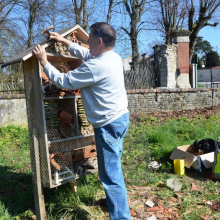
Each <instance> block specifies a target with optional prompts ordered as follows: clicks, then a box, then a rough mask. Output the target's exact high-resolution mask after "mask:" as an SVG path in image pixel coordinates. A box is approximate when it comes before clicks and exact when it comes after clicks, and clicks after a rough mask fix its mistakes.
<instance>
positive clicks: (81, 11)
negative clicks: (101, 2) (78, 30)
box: [72, 0, 96, 31]
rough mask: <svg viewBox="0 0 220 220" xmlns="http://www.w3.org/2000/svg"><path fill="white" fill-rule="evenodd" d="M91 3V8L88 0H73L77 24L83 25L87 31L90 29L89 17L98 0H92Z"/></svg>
mask: <svg viewBox="0 0 220 220" xmlns="http://www.w3.org/2000/svg"><path fill="white" fill-rule="evenodd" d="M89 3H90V4H91V7H90V9H88V6H87V0H80V1H78V0H72V4H73V12H74V14H75V19H76V24H79V25H81V26H82V28H83V29H84V30H85V31H88V27H89V25H88V18H89V17H90V15H91V14H92V13H93V10H94V7H95V4H96V1H95V0H93V1H90V2H89Z"/></svg>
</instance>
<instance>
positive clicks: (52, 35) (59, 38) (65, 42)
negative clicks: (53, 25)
mask: <svg viewBox="0 0 220 220" xmlns="http://www.w3.org/2000/svg"><path fill="white" fill-rule="evenodd" d="M50 39H52V40H55V41H57V42H60V43H62V44H63V45H64V46H66V47H69V45H70V43H71V41H70V40H67V39H66V38H64V37H63V36H61V35H60V34H58V33H56V32H50Z"/></svg>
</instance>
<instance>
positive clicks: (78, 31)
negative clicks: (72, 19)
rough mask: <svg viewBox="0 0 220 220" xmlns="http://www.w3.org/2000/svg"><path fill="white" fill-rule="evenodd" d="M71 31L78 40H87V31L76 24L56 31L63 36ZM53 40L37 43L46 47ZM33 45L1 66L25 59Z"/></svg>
mask: <svg viewBox="0 0 220 220" xmlns="http://www.w3.org/2000/svg"><path fill="white" fill-rule="evenodd" d="M73 31H76V35H77V36H76V37H77V39H78V40H80V41H82V42H86V41H87V40H88V38H89V35H88V33H86V31H84V30H83V28H81V27H80V25H78V24H77V25H75V26H73V27H70V28H66V29H64V30H61V31H58V33H59V34H60V35H62V36H64V37H65V36H67V35H68V34H70V33H71V32H73ZM74 34H75V33H74ZM54 42H55V41H54V40H43V41H41V42H39V43H38V44H40V45H44V46H45V47H48V46H49V45H51V44H53V43H54ZM35 47H36V45H33V46H31V47H30V48H28V49H26V50H25V51H23V52H21V53H19V54H18V55H16V56H15V57H13V58H11V59H10V60H8V61H7V62H4V63H3V64H2V66H1V67H2V68H4V67H6V66H9V65H12V64H15V63H20V62H22V61H25V60H27V59H28V58H30V57H31V56H33V54H32V51H33V49H34V48H35Z"/></svg>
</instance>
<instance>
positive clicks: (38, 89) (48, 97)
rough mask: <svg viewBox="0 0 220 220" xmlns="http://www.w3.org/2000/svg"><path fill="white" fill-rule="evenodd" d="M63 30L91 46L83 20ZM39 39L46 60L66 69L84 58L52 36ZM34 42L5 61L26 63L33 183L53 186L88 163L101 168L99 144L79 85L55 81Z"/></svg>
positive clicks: (72, 176)
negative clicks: (73, 87) (36, 53)
mask: <svg viewBox="0 0 220 220" xmlns="http://www.w3.org/2000/svg"><path fill="white" fill-rule="evenodd" d="M43 33H48V30H46V31H43ZM59 34H61V35H62V36H64V37H65V38H67V39H69V40H71V41H73V42H75V43H79V44H80V45H81V46H83V47H86V48H88V44H87V41H88V34H87V33H86V32H85V31H84V30H83V29H82V28H81V27H80V26H79V25H76V26H74V27H72V28H69V29H65V30H63V31H60V32H59ZM39 44H40V45H43V46H45V49H46V52H47V57H48V61H49V62H50V63H51V64H52V65H54V66H55V67H56V68H57V69H58V70H59V71H60V72H62V73H63V74H65V73H67V72H68V71H69V70H73V69H75V68H77V67H79V66H80V64H81V63H82V62H83V60H81V59H78V58H77V57H73V56H71V55H70V53H69V52H68V51H67V48H66V47H64V46H63V45H62V44H60V43H57V42H55V41H54V40H50V39H49V38H48V37H47V39H46V40H44V41H42V42H40V43H39ZM34 47H35V46H33V47H31V48H29V49H27V50H26V51H24V52H22V53H21V54H19V55H17V56H16V57H14V58H13V59H11V60H9V61H8V62H6V63H4V64H3V66H2V67H5V66H7V65H11V64H13V63H18V62H22V64H23V72H24V83H25V96H26V107H27V116H28V127H29V139H30V154H31V163H32V164H31V165H32V173H33V183H36V184H39V183H40V182H41V183H42V185H43V187H47V188H53V187H56V186H59V185H61V184H64V183H67V182H70V181H72V180H73V179H77V178H79V177H80V176H81V175H84V174H85V173H86V172H87V169H86V168H85V167H89V168H97V160H96V147H95V140H94V133H93V127H92V126H91V124H89V123H88V121H87V119H86V116H85V112H84V108H83V104H82V101H81V96H80V90H74V91H72V90H67V89H59V88H57V87H56V86H55V85H53V83H52V82H50V80H49V79H48V78H47V76H46V74H45V73H44V72H43V68H42V66H41V65H40V63H39V62H38V60H37V59H36V57H35V56H34V55H33V54H32V50H33V49H34ZM35 190H36V189H35ZM38 190H39V189H38Z"/></svg>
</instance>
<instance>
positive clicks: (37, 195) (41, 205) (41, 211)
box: [32, 130, 47, 220]
mask: <svg viewBox="0 0 220 220" xmlns="http://www.w3.org/2000/svg"><path fill="white" fill-rule="evenodd" d="M33 135H34V153H35V155H34V158H35V161H34V163H35V170H32V172H34V174H33V175H32V181H33V187H34V204H35V211H36V215H37V219H39V220H46V219H47V217H46V209H45V202H44V194H43V188H42V185H41V171H40V155H39V143H38V140H37V136H36V131H35V130H33Z"/></svg>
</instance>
